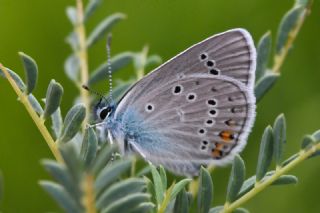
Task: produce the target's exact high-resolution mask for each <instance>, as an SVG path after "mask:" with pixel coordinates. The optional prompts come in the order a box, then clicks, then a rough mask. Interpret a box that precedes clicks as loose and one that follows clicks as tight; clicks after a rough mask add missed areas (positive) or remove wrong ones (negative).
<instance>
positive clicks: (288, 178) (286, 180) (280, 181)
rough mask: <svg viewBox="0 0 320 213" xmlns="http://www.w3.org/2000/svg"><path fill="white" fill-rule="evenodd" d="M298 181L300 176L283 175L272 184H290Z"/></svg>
mask: <svg viewBox="0 0 320 213" xmlns="http://www.w3.org/2000/svg"><path fill="white" fill-rule="evenodd" d="M296 183H298V178H297V177H296V176H294V175H282V176H280V177H279V178H278V179H277V180H276V181H274V182H273V183H272V185H288V184H296Z"/></svg>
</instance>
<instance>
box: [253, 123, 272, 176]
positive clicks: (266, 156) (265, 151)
mask: <svg viewBox="0 0 320 213" xmlns="http://www.w3.org/2000/svg"><path fill="white" fill-rule="evenodd" d="M272 154H273V130H272V127H271V126H268V127H267V128H266V129H265V130H264V133H263V135H262V139H261V144H260V152H259V158H258V165H257V172H256V176H257V182H259V181H260V180H261V179H262V178H263V177H264V176H265V174H266V173H267V171H268V168H269V166H270V164H271V161H272Z"/></svg>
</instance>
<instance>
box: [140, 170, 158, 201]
mask: <svg viewBox="0 0 320 213" xmlns="http://www.w3.org/2000/svg"><path fill="white" fill-rule="evenodd" d="M143 179H144V181H145V182H146V185H147V192H148V193H149V194H150V195H151V201H152V202H153V203H157V200H156V199H157V196H156V192H155V188H154V185H153V183H152V181H151V180H150V179H149V178H148V177H146V176H143Z"/></svg>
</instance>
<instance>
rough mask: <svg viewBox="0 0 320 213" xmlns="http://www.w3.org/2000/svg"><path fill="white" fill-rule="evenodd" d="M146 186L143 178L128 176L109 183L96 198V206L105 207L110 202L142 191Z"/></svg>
mask: <svg viewBox="0 0 320 213" xmlns="http://www.w3.org/2000/svg"><path fill="white" fill-rule="evenodd" d="M145 188H146V183H145V181H144V180H143V179H138V178H129V179H126V180H124V181H121V182H119V183H115V184H113V185H111V186H110V187H109V188H108V189H106V190H105V191H104V192H103V193H102V194H101V195H100V196H99V197H98V199H97V202H96V206H97V207H98V208H99V209H103V208H106V207H107V206H108V205H110V203H113V202H116V201H117V200H118V199H120V198H122V197H125V196H127V195H130V194H134V193H138V192H142V191H143V190H144V189H145Z"/></svg>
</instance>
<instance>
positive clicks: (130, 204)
mask: <svg viewBox="0 0 320 213" xmlns="http://www.w3.org/2000/svg"><path fill="white" fill-rule="evenodd" d="M149 198H150V196H149V195H148V194H145V193H135V194H131V195H128V196H125V197H123V198H121V199H118V200H117V201H116V202H113V203H111V204H110V205H109V206H108V207H107V208H106V209H104V210H103V211H102V213H119V212H130V210H133V209H134V208H136V207H137V206H139V205H140V204H141V203H143V202H147V201H148V200H149Z"/></svg>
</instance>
